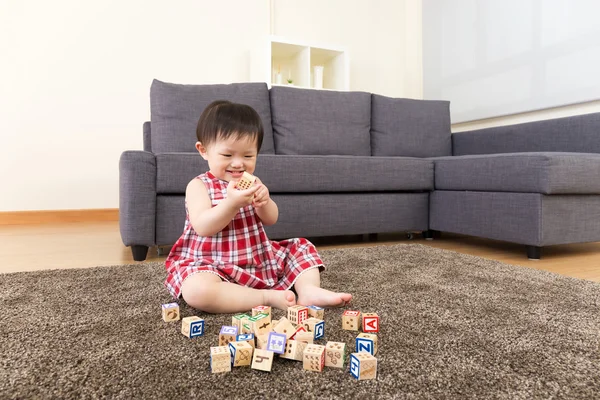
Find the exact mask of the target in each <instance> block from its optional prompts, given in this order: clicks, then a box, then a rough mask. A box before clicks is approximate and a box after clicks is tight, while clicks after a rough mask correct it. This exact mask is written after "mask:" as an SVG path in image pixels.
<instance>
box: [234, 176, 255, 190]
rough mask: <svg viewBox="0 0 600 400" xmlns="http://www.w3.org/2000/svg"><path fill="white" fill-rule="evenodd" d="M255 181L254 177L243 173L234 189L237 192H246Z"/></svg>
mask: <svg viewBox="0 0 600 400" xmlns="http://www.w3.org/2000/svg"><path fill="white" fill-rule="evenodd" d="M255 181H256V177H255V176H254V175H251V174H249V173H247V172H246V171H244V173H243V174H242V177H241V178H240V180H239V181H238V182H237V183H236V184H235V188H236V189H238V190H246V189H250V187H251V186H252V185H254V182H255Z"/></svg>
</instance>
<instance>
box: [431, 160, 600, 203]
mask: <svg viewBox="0 0 600 400" xmlns="http://www.w3.org/2000/svg"><path fill="white" fill-rule="evenodd" d="M433 160H435V189H436V190H471V191H484V192H522V193H542V194H599V193H600V154H590V153H553V152H548V153H506V154H486V155H470V156H453V157H439V158H436V159H433Z"/></svg>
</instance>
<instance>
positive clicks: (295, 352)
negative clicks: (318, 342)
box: [281, 340, 308, 361]
mask: <svg viewBox="0 0 600 400" xmlns="http://www.w3.org/2000/svg"><path fill="white" fill-rule="evenodd" d="M306 346H308V344H307V343H303V342H299V341H297V340H288V341H287V342H286V343H285V349H284V352H283V354H281V358H287V359H288V360H296V361H302V360H303V358H304V349H305V348H306Z"/></svg>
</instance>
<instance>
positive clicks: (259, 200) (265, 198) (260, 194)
mask: <svg viewBox="0 0 600 400" xmlns="http://www.w3.org/2000/svg"><path fill="white" fill-rule="evenodd" d="M254 186H258V190H257V191H256V193H254V201H253V202H252V205H254V207H255V208H261V207H263V206H264V205H266V204H267V203H268V202H269V199H270V198H271V196H270V195H269V189H267V187H266V186H265V185H264V183H262V181H261V180H260V179H258V177H257V178H256V183H255V184H254Z"/></svg>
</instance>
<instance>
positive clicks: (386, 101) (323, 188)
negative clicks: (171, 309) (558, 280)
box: [119, 80, 600, 260]
mask: <svg viewBox="0 0 600 400" xmlns="http://www.w3.org/2000/svg"><path fill="white" fill-rule="evenodd" d="M216 99H228V100H231V101H235V102H240V103H246V104H249V105H251V106H253V107H254V108H255V109H256V110H257V112H258V113H259V115H260V116H261V118H262V120H263V124H264V127H265V139H264V142H263V147H262V149H261V153H260V156H259V159H258V162H257V168H256V171H255V173H256V175H257V176H259V177H260V178H261V179H262V180H263V182H264V183H265V184H266V185H267V186H268V187H269V190H270V192H271V195H272V197H273V199H274V200H275V201H276V202H277V204H278V206H279V210H280V216H279V221H278V222H277V224H275V225H273V226H270V227H267V228H266V229H267V233H268V234H269V236H270V237H271V238H272V239H280V238H286V237H297V236H301V237H309V238H310V237H318V236H333V235H353V234H370V233H385V232H414V231H421V232H424V234H425V236H426V237H431V236H432V234H433V231H434V230H436V231H447V232H456V233H464V234H468V235H476V236H482V237H488V238H492V239H499V240H507V241H512V242H516V243H521V244H524V245H527V246H528V247H527V248H528V254H529V256H530V257H532V258H539V257H540V253H539V250H540V248H541V247H542V246H546V245H551V244H558V243H571V242H581V241H597V240H600V222H599V221H600V219H599V218H597V217H598V216H600V196H598V194H600V182H599V181H598V176H600V174H599V172H600V155H597V154H576V152H588V153H593V152H596V153H598V152H600V134H599V132H600V130H599V129H600V115H599V114H590V115H588V116H581V117H571V118H566V119H560V120H553V121H544V122H539V123H532V124H523V125H516V126H513V127H504V128H494V129H489V130H482V131H477V132H470V133H458V134H453V135H452V134H451V133H450V113H449V102H447V101H424V100H410V99H397V98H389V97H384V96H379V95H376V94H371V93H364V92H333V91H326V90H308V89H298V88H292V87H279V86H276V87H273V88H272V89H270V90H269V89H268V88H267V85H266V84H264V83H236V84H231V85H177V84H171V83H165V82H160V81H157V80H155V81H153V83H152V86H151V90H150V100H151V121H150V122H146V123H144V136H143V138H144V140H143V150H130V151H125V152H123V154H122V156H121V159H120V165H119V173H120V183H119V184H120V196H119V197H120V229H121V237H122V239H123V243H124V244H125V245H126V246H131V249H132V252H133V256H134V259H135V260H144V259H145V258H146V254H147V251H148V247H151V246H170V245H172V244H173V243H174V242H175V241H176V239H177V238H178V237H179V235H180V234H181V232H182V230H183V222H184V219H185V209H184V194H185V187H186V185H187V183H188V182H189V180H190V179H192V178H193V177H195V176H197V175H198V174H200V173H202V172H205V171H206V170H207V169H208V166H207V164H206V162H205V161H204V160H203V159H202V158H201V157H200V156H199V155H198V153H197V152H196V151H195V149H194V143H195V141H196V138H195V128H196V123H197V120H198V117H199V115H200V113H201V112H202V110H203V109H204V107H206V105H208V104H209V103H210V102H211V101H213V100H216ZM575 142H578V143H575ZM523 151H536V152H545V153H523V154H515V153H517V152H523ZM556 151H567V152H569V153H554V152H556ZM495 153H509V154H495Z"/></svg>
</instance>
